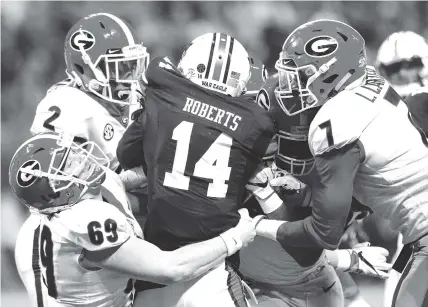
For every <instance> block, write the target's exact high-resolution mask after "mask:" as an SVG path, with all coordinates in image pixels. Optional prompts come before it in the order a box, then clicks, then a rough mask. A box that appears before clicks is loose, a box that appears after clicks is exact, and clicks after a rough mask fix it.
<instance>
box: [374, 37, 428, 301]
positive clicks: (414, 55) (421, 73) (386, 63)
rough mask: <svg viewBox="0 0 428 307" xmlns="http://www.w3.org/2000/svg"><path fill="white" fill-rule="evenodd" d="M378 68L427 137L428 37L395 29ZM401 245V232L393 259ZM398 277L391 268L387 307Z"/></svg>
mask: <svg viewBox="0 0 428 307" xmlns="http://www.w3.org/2000/svg"><path fill="white" fill-rule="evenodd" d="M376 68H377V69H378V71H379V73H380V74H381V75H382V76H383V77H385V79H386V80H387V81H388V82H389V83H390V84H391V85H392V86H393V87H394V89H395V90H396V91H397V92H398V93H399V94H400V95H401V97H402V98H404V99H405V101H406V104H407V107H408V108H409V117H410V118H411V120H412V121H413V123H414V124H415V125H416V126H417V127H418V128H419V129H421V131H422V132H423V133H424V134H425V136H426V137H427V138H428V93H427V92H428V90H427V89H428V43H427V41H426V40H425V39H424V38H423V37H422V36H421V35H419V34H417V33H415V32H412V31H400V32H395V33H392V34H391V35H390V36H388V37H387V38H386V39H385V41H384V42H383V43H382V44H381V46H380V47H379V50H378V53H377V58H376ZM402 247H403V244H402V236H401V235H398V238H397V250H396V252H395V255H394V257H393V259H392V260H393V261H395V260H396V259H397V257H398V255H399V253H400V251H401V249H402ZM403 253H406V251H404V252H403ZM407 253H408V252H407ZM399 277H400V274H399V272H396V271H395V270H393V271H391V274H390V277H389V278H388V280H387V282H386V285H385V293H384V299H385V302H384V306H385V307H389V306H391V302H392V298H393V294H394V289H395V287H396V285H397V282H398V280H399Z"/></svg>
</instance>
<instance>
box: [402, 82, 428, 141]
mask: <svg viewBox="0 0 428 307" xmlns="http://www.w3.org/2000/svg"><path fill="white" fill-rule="evenodd" d="M406 103H407V107H408V108H409V111H410V117H411V120H412V122H413V124H415V126H416V127H417V128H418V129H419V130H420V132H422V133H423V134H424V135H425V138H428V90H427V89H426V88H421V89H420V90H419V91H418V92H416V93H415V94H413V95H411V96H408V97H407V98H406Z"/></svg>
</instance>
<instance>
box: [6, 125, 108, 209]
mask: <svg viewBox="0 0 428 307" xmlns="http://www.w3.org/2000/svg"><path fill="white" fill-rule="evenodd" d="M108 167H109V159H108V157H107V156H106V155H105V154H104V152H103V151H102V150H101V148H100V147H99V146H98V145H96V144H95V143H94V142H85V143H83V144H77V143H74V142H73V136H71V135H67V134H55V133H44V134H38V135H36V136H33V137H32V138H30V139H29V140H27V141H26V142H25V143H24V144H22V145H21V146H20V147H19V148H18V150H17V151H16V152H15V155H14V156H13V158H12V161H11V162H10V167H9V184H10V187H11V188H12V191H13V193H14V194H15V195H16V197H18V198H19V200H20V201H21V202H22V203H23V204H25V205H26V206H28V207H29V208H30V209H32V210H36V211H38V212H40V213H45V214H50V213H54V212H58V211H61V210H65V209H67V208H69V207H71V206H72V205H74V204H75V203H76V202H77V201H78V200H79V199H80V198H81V197H82V196H83V194H85V192H86V191H87V190H88V188H98V187H99V186H100V185H101V183H102V181H103V180H104V175H105V168H108Z"/></svg>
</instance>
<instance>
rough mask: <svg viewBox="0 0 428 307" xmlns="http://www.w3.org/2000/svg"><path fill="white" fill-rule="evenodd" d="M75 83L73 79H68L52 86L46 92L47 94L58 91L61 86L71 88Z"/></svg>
mask: <svg viewBox="0 0 428 307" xmlns="http://www.w3.org/2000/svg"><path fill="white" fill-rule="evenodd" d="M73 83H74V81H73V80H72V79H71V78H67V79H65V80H62V81H59V82H58V83H56V84H54V85H52V86H51V87H50V88H49V89H48V90H47V92H46V94H48V93H50V92H52V91H54V90H56V89H57V88H59V87H61V86H70V85H72V84H73Z"/></svg>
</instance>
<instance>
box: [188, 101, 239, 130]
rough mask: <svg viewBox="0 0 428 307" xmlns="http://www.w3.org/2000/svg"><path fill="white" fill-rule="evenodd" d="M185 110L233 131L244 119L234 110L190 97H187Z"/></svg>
mask: <svg viewBox="0 0 428 307" xmlns="http://www.w3.org/2000/svg"><path fill="white" fill-rule="evenodd" d="M183 111H185V112H189V113H191V114H193V115H196V116H199V117H202V118H204V119H206V120H209V121H211V122H214V123H217V124H220V125H223V126H225V127H227V128H229V129H230V130H232V131H236V128H238V125H239V122H240V121H241V119H242V117H241V116H239V115H235V114H233V113H232V112H229V111H225V110H223V109H220V108H217V107H215V106H212V105H209V104H207V103H205V102H201V101H198V100H195V99H193V98H190V97H187V100H186V104H185V105H184V108H183Z"/></svg>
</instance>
